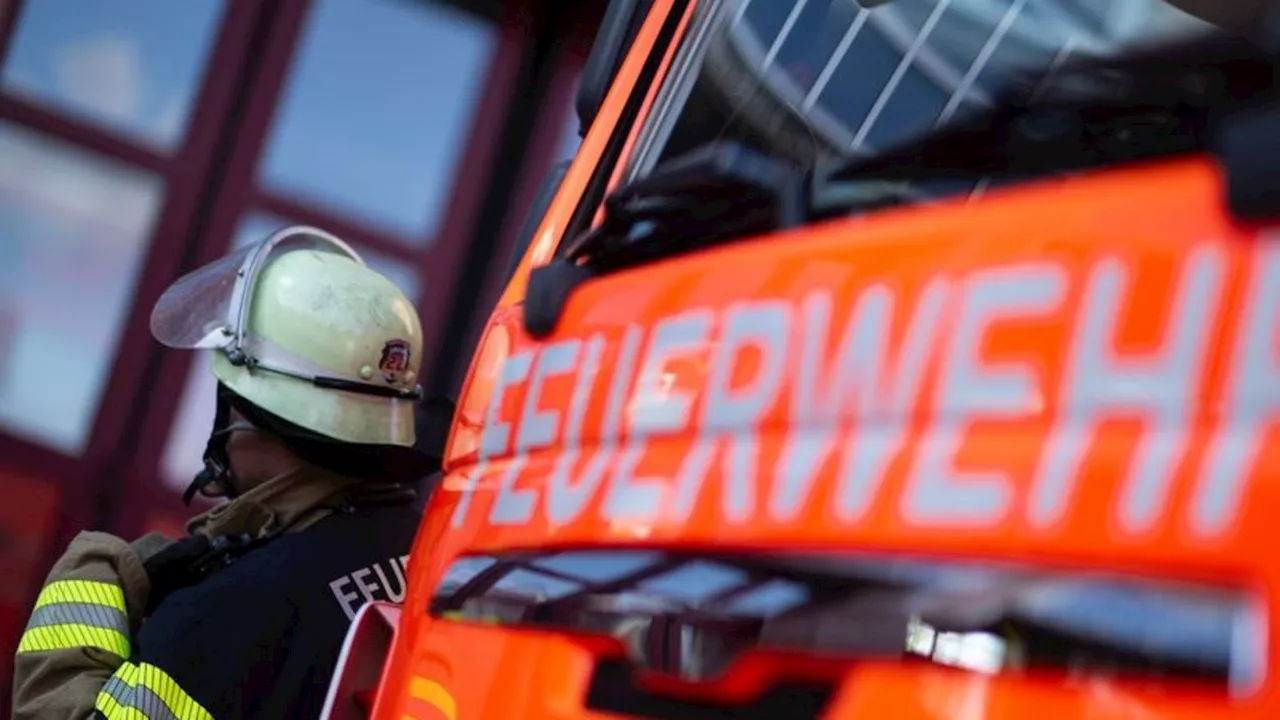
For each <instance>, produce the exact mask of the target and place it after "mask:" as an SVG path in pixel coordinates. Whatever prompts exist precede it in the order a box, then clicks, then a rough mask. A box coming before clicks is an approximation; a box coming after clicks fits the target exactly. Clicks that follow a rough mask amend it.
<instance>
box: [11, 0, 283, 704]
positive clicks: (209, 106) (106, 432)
mask: <svg viewBox="0 0 1280 720" xmlns="http://www.w3.org/2000/svg"><path fill="white" fill-rule="evenodd" d="M26 4H27V2H26V0H10V2H9V3H8V4H7V6H5V7H0V63H3V62H4V61H5V60H6V59H7V57H8V51H9V49H10V47H11V42H12V39H13V37H14V35H15V34H16V32H17V29H18V23H19V19H20V18H21V15H22V12H23V9H24V7H25V6H26ZM257 15H258V6H257V5H256V4H254V3H247V2H237V1H235V0H226V1H225V2H224V7H223V11H222V14H221V17H220V21H219V25H218V26H217V27H216V28H213V31H212V39H211V42H210V44H209V51H208V53H207V55H206V57H205V58H204V59H203V62H202V69H201V73H200V75H199V77H198V79H197V81H196V89H195V92H194V93H193V96H192V100H191V105H190V109H189V115H188V118H189V119H188V122H187V127H186V133H185V135H184V136H183V138H182V140H181V141H180V142H179V143H178V144H176V145H175V146H174V147H173V148H172V150H171V152H170V153H168V154H166V153H164V152H161V151H158V150H155V149H152V148H150V147H147V146H146V145H144V144H143V142H142V141H140V140H135V139H132V138H130V137H128V136H127V135H126V134H125V133H123V132H118V131H115V130H112V129H110V128H107V127H100V126H98V125H96V124H94V123H93V122H92V121H90V120H88V119H87V118H85V119H81V118H77V117H75V116H71V115H63V114H61V113H59V112H57V111H55V110H52V109H49V108H46V107H43V106H42V105H40V104H39V103H38V102H37V101H33V100H29V99H26V98H23V97H20V96H17V95H14V94H12V93H9V92H7V91H6V90H4V89H3V88H0V121H4V122H7V123H10V124H12V125H14V126H17V127H19V128H21V129H23V130H26V131H28V132H33V133H35V134H37V135H39V136H41V137H45V138H49V139H51V140H53V141H55V142H60V143H65V144H67V145H68V146H70V147H73V148H76V149H77V150H80V151H83V152H87V153H89V154H90V155H93V156H96V157H100V158H104V159H106V160H108V161H112V162H118V163H121V164H123V165H125V166H128V167H131V168H134V169H139V170H142V171H145V172H147V173H149V174H152V175H154V176H155V177H156V178H158V179H159V181H160V182H162V183H163V186H164V194H163V199H162V201H161V203H160V205H159V206H158V208H157V211H156V215H155V218H154V223H153V225H152V230H151V234H150V236H149V237H148V238H146V239H144V241H143V245H142V249H141V255H140V258H139V260H138V273H137V277H136V278H135V280H134V284H133V288H132V291H133V297H132V299H131V301H130V302H129V303H128V309H127V311H126V313H125V314H124V315H123V316H122V317H121V318H120V333H119V340H118V341H117V343H116V345H115V347H114V348H112V349H111V351H110V354H108V355H107V356H105V357H104V358H102V361H103V362H106V363H109V366H110V368H109V370H108V372H107V375H106V379H105V381H104V384H103V388H102V392H101V395H100V396H99V398H98V402H97V407H96V408H95V410H94V413H93V417H92V420H91V424H90V427H89V433H88V436H87V438H86V442H85V447H84V449H83V450H82V452H81V453H80V454H79V455H78V456H71V455H68V454H65V453H63V452H60V451H58V450H56V449H53V448H50V447H46V446H44V445H41V444H39V443H38V442H35V441H32V440H27V439H24V438H20V437H17V436H15V435H12V434H9V433H8V432H0V474H3V475H5V476H12V477H17V478H29V479H34V480H36V481H38V482H41V483H47V484H50V485H52V486H53V487H52V489H53V491H54V493H55V496H54V499H53V502H54V504H55V505H56V507H57V517H56V519H55V520H54V524H53V527H54V536H53V537H49V538H41V540H42V541H43V542H44V544H43V547H42V548H41V549H40V550H39V551H38V555H39V556H40V557H41V562H40V564H39V566H38V568H37V569H42V568H44V567H48V566H49V565H50V564H51V563H52V562H53V560H54V558H56V556H57V554H58V553H59V552H60V550H61V548H62V547H63V546H65V544H66V543H67V542H68V541H69V540H70V539H71V537H72V536H73V535H74V534H75V533H76V532H78V531H79V530H80V529H81V528H83V527H85V526H92V525H94V524H96V521H100V520H101V519H102V517H103V516H102V510H103V508H104V507H107V508H109V507H111V506H112V505H113V504H114V503H112V502H111V500H112V499H113V496H114V494H113V493H112V492H111V488H110V485H111V482H110V480H111V478H112V477H113V475H117V474H118V473H117V472H116V470H117V468H118V467H119V457H120V453H119V451H118V448H119V447H120V446H121V445H123V444H125V443H126V442H127V438H128V437H129V436H130V435H131V434H132V427H133V425H134V423H132V422H131V418H130V415H131V411H132V409H133V407H134V405H135V403H136V402H138V401H139V399H140V398H141V396H142V394H143V390H144V384H145V382H146V380H147V373H146V368H147V365H148V361H147V357H148V354H149V353H150V352H152V350H151V348H150V345H151V342H152V341H151V336H150V329H149V317H148V316H149V312H148V311H149V308H150V305H151V303H152V302H154V300H155V299H156V298H157V297H158V296H159V294H160V292H161V291H162V289H163V288H164V286H165V285H167V284H168V282H169V281H170V279H172V278H173V277H174V276H176V275H177V274H178V272H179V270H180V268H181V267H182V265H183V244H184V243H183V242H161V241H160V239H161V238H177V239H185V238H188V237H189V236H190V235H191V233H193V232H194V231H195V229H196V228H195V219H196V209H197V207H198V204H199V201H200V196H201V194H202V193H203V192H204V178H205V176H206V175H207V173H208V172H209V170H210V168H211V167H212V164H213V163H214V161H215V151H216V148H217V145H218V141H219V135H220V125H221V124H222V120H223V117H224V116H225V115H226V113H227V112H228V111H229V110H230V108H231V104H232V102H233V99H234V94H235V90H236V87H235V84H236V80H237V77H238V76H239V74H240V71H241V67H242V66H243V64H244V63H245V62H246V61H247V59H248V52H247V51H248V49H249V43H250V39H251V34H252V31H253V28H254V24H255V21H256V18H257ZM160 404H163V401H161V403H160ZM37 574H38V572H37ZM32 585H33V587H28V588H24V589H22V590H21V591H20V592H23V593H25V595H26V596H28V600H29V601H33V600H34V594H35V592H36V591H37V590H38V587H39V583H38V582H34V583H32ZM28 604H29V603H28ZM20 630H21V627H14V628H5V627H0V637H5V638H7V637H8V633H16V632H18V631H20ZM12 639H15V640H16V638H12ZM9 662H10V661H9V660H7V659H6V660H4V661H0V672H2V673H4V676H5V677H6V678H9V665H8V663H9ZM9 690H10V686H9V685H8V684H7V683H6V684H5V685H4V692H3V693H0V694H3V695H4V696H5V697H3V698H0V702H3V703H8V702H9V700H8V693H9Z"/></svg>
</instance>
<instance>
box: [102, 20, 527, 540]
mask: <svg viewBox="0 0 1280 720" xmlns="http://www.w3.org/2000/svg"><path fill="white" fill-rule="evenodd" d="M311 5H312V0H281V2H280V3H279V7H278V10H277V17H276V19H275V21H274V22H273V26H272V28H271V29H270V33H271V36H270V39H269V40H268V42H267V43H266V47H267V48H269V49H268V51H267V52H266V53H264V54H263V55H262V56H260V57H259V58H258V60H257V61H258V62H259V63H260V64H261V69H260V71H259V75H258V78H257V82H256V85H255V87H254V88H253V89H252V90H251V92H250V95H249V98H248V104H247V106H246V109H245V116H244V120H243V125H242V130H241V132H240V133H239V136H238V137H237V138H236V141H235V145H234V148H235V149H234V152H233V155H232V157H231V159H230V161H229V164H228V168H227V172H226V176H225V179H224V181H223V182H222V183H221V186H220V188H219V189H218V191H217V194H216V196H215V199H214V210H213V213H212V215H211V218H210V221H209V225H208V228H207V231H206V232H205V233H204V234H203V235H202V237H201V238H200V241H199V246H198V248H197V259H196V261H195V263H194V265H197V266H198V265H199V264H201V263H204V262H208V261H210V260H213V259H216V258H217V257H220V256H221V255H223V254H224V253H225V252H226V251H227V250H228V249H229V247H230V243H231V241H232V238H233V236H234V234H235V231H236V228H237V227H238V226H239V224H240V222H241V220H242V219H243V217H244V216H245V215H246V214H248V213H251V212H253V211H255V210H258V211H264V212H267V213H270V214H272V215H276V216H280V217H283V218H287V219H289V220H290V221H295V222H300V223H305V224H308V225H314V226H317V227H322V228H325V229H326V230H329V231H331V232H333V233H334V234H336V235H338V236H339V237H342V238H343V239H344V240H348V241H350V242H352V243H353V244H355V245H357V246H358V247H362V248H367V249H369V250H371V251H374V252H377V253H379V254H381V255H384V256H386V257H388V258H390V259H393V260H398V261H400V262H404V263H405V264H406V265H410V266H412V267H413V269H414V271H415V272H416V273H417V276H418V278H419V280H420V282H421V287H422V292H421V295H420V297H419V299H418V314H419V317H420V318H421V320H422V326H423V333H424V335H425V337H427V338H430V337H432V335H433V333H434V332H436V331H437V330H438V328H440V327H442V326H443V325H444V320H445V316H446V313H447V312H449V308H448V304H449V302H450V300H451V298H452V296H453V292H454V289H455V287H454V283H453V277H454V273H453V272H452V271H453V269H454V268H456V267H457V265H458V263H459V262H460V261H461V258H462V255H463V253H464V252H465V249H466V248H465V246H466V242H465V241H466V238H467V234H468V233H469V231H470V229H471V227H472V226H473V224H474V223H475V220H476V216H477V212H478V210H479V205H480V199H481V194H482V193H483V190H484V188H485V186H486V185H487V183H488V182H489V177H488V170H489V168H490V166H491V164H492V163H491V160H492V156H493V153H494V152H495V151H496V149H497V146H498V140H499V135H500V133H501V132H502V130H503V122H502V121H503V118H504V117H505V113H504V112H503V110H504V107H505V106H506V104H507V102H508V101H509V98H510V96H511V91H512V90H513V88H514V86H515V82H516V80H517V76H518V73H519V69H520V59H521V53H522V52H523V50H524V45H525V43H526V42H529V41H530V40H531V38H530V35H531V27H530V25H529V19H528V18H529V14H528V13H523V12H517V11H516V10H515V9H514V8H511V9H509V11H508V12H506V13H505V14H504V16H503V17H501V18H500V19H498V20H497V28H496V29H497V41H496V43H495V45H494V47H493V50H492V54H491V55H490V59H489V65H488V68H487V69H486V71H485V77H484V79H483V81H482V82H483V84H484V87H485V90H484V91H483V92H482V94H481V97H480V99H479V100H478V102H477V103H476V106H475V108H474V111H473V112H474V120H473V122H471V123H470V124H469V127H470V128H471V131H470V135H469V136H468V138H467V139H466V141H465V149H464V151H463V154H462V156H461V160H460V161H459V163H458V166H457V167H456V168H455V176H454V177H455V180H454V182H453V184H452V190H451V192H450V196H449V198H448V199H447V201H446V203H445V207H446V211H445V213H444V215H443V217H442V220H441V222H440V224H439V226H438V227H437V228H434V229H433V230H432V235H433V236H434V237H433V238H432V242H430V243H429V244H428V247H425V248H424V247H412V246H409V245H408V244H406V243H404V242H403V241H401V240H400V239H397V238H395V237H392V236H391V235H390V234H387V233H386V232H383V231H380V230H378V229H377V228H376V227H373V226H371V225H366V224H363V223H360V222H358V221H354V220H352V219H351V218H349V217H347V216H344V215H342V214H339V213H336V212H332V211H329V210H327V209H325V208H324V207H322V206H321V205H319V204H317V203H314V202H312V201H308V200H304V199H302V198H298V197H296V196H293V195H291V194H289V193H287V192H284V191H280V190H272V189H267V188H265V187H263V186H262V185H261V184H260V183H259V182H257V172H258V164H259V161H260V158H261V156H262V153H263V152H264V150H265V149H266V141H267V138H268V136H269V132H270V130H271V121H272V119H273V117H274V114H275V111H276V108H277V106H278V104H279V102H280V101H281V99H282V97H283V93H284V90H285V88H286V84H287V82H288V78H289V73H290V70H291V67H292V63H293V59H294V57H295V55H296V52H297V50H298V49H299V40H300V38H301V35H302V30H303V28H304V27H305V23H306V19H307V13H308V12H309V10H310V8H311ZM160 289H161V290H162V289H163V287H161V288H160ZM427 347H428V348H430V343H429V342H428V345H427ZM193 361H194V358H193V357H192V354H191V353H180V352H171V353H165V357H164V359H163V361H162V365H161V369H160V371H159V372H158V373H157V375H156V376H155V378H154V385H153V388H154V392H153V394H154V396H155V397H156V398H164V399H165V400H164V401H163V402H158V403H156V404H154V405H152V406H151V407H149V408H147V412H146V415H145V419H144V421H143V422H144V426H143V428H142V432H141V441H140V443H139V444H138V446H137V448H136V450H135V452H134V453H133V455H132V456H131V457H129V458H128V459H127V469H126V470H125V472H124V473H123V474H124V476H125V477H127V478H129V479H130V481H129V484H128V485H127V486H125V487H122V488H121V491H122V492H123V497H124V501H123V502H121V503H120V504H119V515H118V517H117V518H116V522H115V528H116V529H117V531H118V532H121V533H123V534H125V535H126V536H130V535H132V534H136V533H137V532H140V531H141V530H142V529H143V528H145V527H147V526H149V525H150V524H152V523H153V522H154V518H156V517H157V516H159V517H169V518H175V519H176V518H178V517H182V516H184V515H188V514H190V513H191V512H192V510H191V509H189V508H184V507H183V506H182V504H181V502H180V500H179V498H178V495H177V493H175V492H174V491H173V490H172V489H171V488H170V487H169V486H167V485H166V483H165V478H164V477H163V472H162V468H161V461H162V459H163V456H164V452H165V447H166V445H167V443H168V441H169V434H170V430H171V426H172V423H173V420H174V418H175V416H176V414H177V411H178V407H179V403H180V402H181V398H182V395H183V392H184V390H185V388H186V384H187V381H188V378H189V377H190V372H191V365H192V362H193ZM434 361H435V358H434V357H432V356H431V355H426V356H424V358H423V367H422V370H423V374H424V375H425V374H426V373H428V372H431V366H432V364H433V363H434Z"/></svg>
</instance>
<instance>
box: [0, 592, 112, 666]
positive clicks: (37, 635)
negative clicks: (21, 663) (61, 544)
mask: <svg viewBox="0 0 1280 720" xmlns="http://www.w3.org/2000/svg"><path fill="white" fill-rule="evenodd" d="M81 647H92V648H99V649H102V650H106V651H107V652H111V653H115V654H116V655H119V656H120V657H122V658H125V657H129V617H128V615H127V614H126V612H125V605H124V592H123V591H122V590H121V589H120V588H119V587H116V586H115V585H112V584H111V583H103V582H92V581H88V580H59V581H57V582H52V583H49V585H47V586H45V588H44V589H43V590H42V591H41V592H40V597H39V598H37V600H36V609H35V612H33V613H32V614H31V619H30V620H28V621H27V627H26V631H25V632H24V633H23V634H22V639H21V640H20V641H19V642H18V652H19V653H29V652H43V651H48V650H66V649H70V648H81Z"/></svg>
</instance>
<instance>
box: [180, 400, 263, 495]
mask: <svg viewBox="0 0 1280 720" xmlns="http://www.w3.org/2000/svg"><path fill="white" fill-rule="evenodd" d="M230 420H231V403H230V402H229V401H228V399H227V396H226V393H225V391H224V390H223V389H222V387H221V386H219V387H218V405H217V411H216V413H215V415H214V418H213V430H212V431H211V432H210V433H209V442H207V443H206V444H205V447H204V469H203V470H201V471H200V472H199V473H197V474H196V476H195V478H193V479H192V480H191V484H190V485H187V489H186V490H185V491H184V492H183V493H182V504H183V505H190V504H191V499H192V498H194V497H195V495H196V493H200V494H201V495H204V496H206V497H208V496H209V493H208V492H207V490H208V489H209V487H210V486H211V485H212V486H217V487H218V488H219V489H221V490H222V494H223V495H224V496H226V497H228V498H235V497H236V496H237V495H239V494H240V493H239V491H238V490H236V482H235V473H234V472H233V471H232V470H231V460H230V459H229V458H228V457H227V440H228V439H229V438H230V437H231V433H233V432H236V431H238V430H253V429H254V427H253V425H252V424H250V423H248V422H244V421H240V422H236V423H232V422H230Z"/></svg>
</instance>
